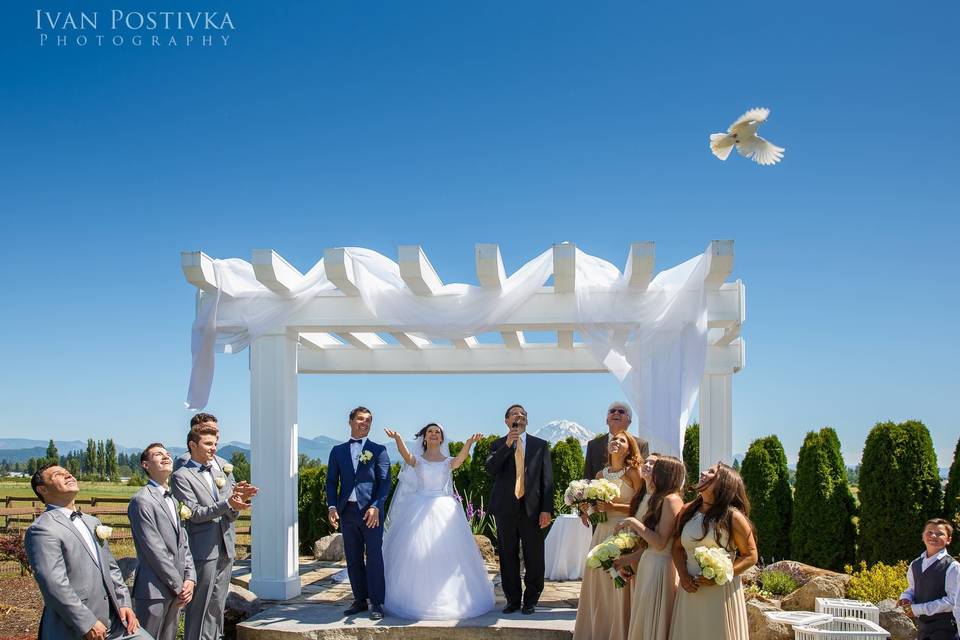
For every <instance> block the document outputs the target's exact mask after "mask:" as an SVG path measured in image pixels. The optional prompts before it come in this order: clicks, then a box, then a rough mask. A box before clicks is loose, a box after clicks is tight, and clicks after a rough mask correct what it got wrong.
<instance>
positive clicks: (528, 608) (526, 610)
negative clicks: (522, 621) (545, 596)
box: [520, 604, 537, 616]
mask: <svg viewBox="0 0 960 640" xmlns="http://www.w3.org/2000/svg"><path fill="white" fill-rule="evenodd" d="M536 612H537V607H536V605H532V604H525V605H523V609H521V610H520V613H522V614H523V615H525V616H532V615H533V614H534V613H536Z"/></svg>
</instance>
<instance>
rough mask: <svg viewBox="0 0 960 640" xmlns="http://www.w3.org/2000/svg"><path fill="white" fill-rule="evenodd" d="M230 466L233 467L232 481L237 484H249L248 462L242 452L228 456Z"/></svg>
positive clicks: (235, 452)
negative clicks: (244, 482)
mask: <svg viewBox="0 0 960 640" xmlns="http://www.w3.org/2000/svg"><path fill="white" fill-rule="evenodd" d="M230 464H232V465H233V479H234V480H236V481H237V482H243V481H246V482H250V462H249V461H247V456H246V455H245V454H244V453H243V451H234V452H233V455H232V456H230Z"/></svg>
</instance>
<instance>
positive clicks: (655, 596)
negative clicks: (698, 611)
mask: <svg viewBox="0 0 960 640" xmlns="http://www.w3.org/2000/svg"><path fill="white" fill-rule="evenodd" d="M640 474H641V476H642V477H643V482H644V487H643V489H641V490H640V491H639V492H638V493H637V495H636V496H634V503H636V502H638V500H637V498H639V503H640V504H639V507H638V508H637V510H636V517H635V518H626V519H625V520H623V521H622V522H621V523H620V525H619V526H618V528H620V529H626V530H632V531H633V532H634V533H636V534H637V535H639V536H640V537H641V538H643V541H644V543H645V546H646V549H645V550H643V551H642V552H636V553H633V554H630V555H629V556H625V557H623V558H621V559H619V560H618V561H617V562H615V563H614V566H616V567H617V568H618V569H620V570H621V575H624V576H626V575H629V572H628V571H627V567H631V568H633V569H634V570H635V577H634V580H633V602H632V603H631V605H630V630H629V631H628V632H627V638H628V639H629V640H667V638H668V637H669V633H670V617H671V614H672V613H673V601H674V598H675V597H676V593H677V570H676V569H675V568H674V566H673V558H672V557H671V553H672V550H673V531H674V528H675V527H676V524H677V515H678V514H679V513H680V510H681V509H682V508H683V498H681V497H680V491H681V489H683V481H684V478H686V475H687V471H686V467H684V465H683V462H682V461H681V460H679V459H677V458H674V457H673V456H664V455H659V454H652V455H650V456H648V457H647V459H646V461H645V462H644V464H643V467H641V469H640ZM638 559H639V562H637V561H638ZM634 565H636V566H634Z"/></svg>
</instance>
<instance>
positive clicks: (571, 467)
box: [550, 436, 584, 515]
mask: <svg viewBox="0 0 960 640" xmlns="http://www.w3.org/2000/svg"><path fill="white" fill-rule="evenodd" d="M550 461H551V463H552V465H553V487H554V493H553V510H554V513H556V514H558V515H559V514H561V513H563V512H565V511H567V510H568V509H569V508H568V507H567V506H566V505H565V504H564V503H563V492H564V491H565V490H566V488H567V485H568V484H570V481H571V480H579V479H580V478H582V477H583V464H584V460H583V449H582V448H581V447H580V441H579V440H577V439H576V438H574V437H572V436H571V437H568V438H566V439H564V440H561V441H560V442H558V443H557V444H555V445H553V450H552V451H551V452H550Z"/></svg>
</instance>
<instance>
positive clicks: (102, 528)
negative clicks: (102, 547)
mask: <svg viewBox="0 0 960 640" xmlns="http://www.w3.org/2000/svg"><path fill="white" fill-rule="evenodd" d="M95 531H96V534H97V537H98V538H100V541H101V542H106V541H107V540H109V539H110V536H112V535H113V527H108V526H107V525H104V524H99V525H97V528H96V530H95Z"/></svg>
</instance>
